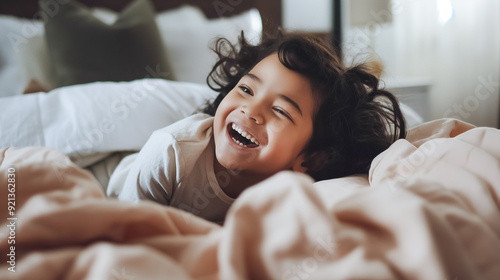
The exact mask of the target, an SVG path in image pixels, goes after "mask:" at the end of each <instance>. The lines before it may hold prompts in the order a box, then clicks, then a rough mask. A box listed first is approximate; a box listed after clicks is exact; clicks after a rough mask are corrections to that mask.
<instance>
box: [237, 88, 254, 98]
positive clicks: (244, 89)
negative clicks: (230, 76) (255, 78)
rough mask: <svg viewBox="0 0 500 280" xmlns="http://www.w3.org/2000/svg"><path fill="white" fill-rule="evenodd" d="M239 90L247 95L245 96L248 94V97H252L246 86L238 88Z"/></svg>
mask: <svg viewBox="0 0 500 280" xmlns="http://www.w3.org/2000/svg"><path fill="white" fill-rule="evenodd" d="M240 89H241V90H242V91H243V92H244V93H247V94H249V95H251V96H253V93H252V91H251V90H250V89H249V88H247V87H246V86H240Z"/></svg>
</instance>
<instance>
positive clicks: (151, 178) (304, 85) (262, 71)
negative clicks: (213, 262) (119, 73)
mask: <svg viewBox="0 0 500 280" xmlns="http://www.w3.org/2000/svg"><path fill="white" fill-rule="evenodd" d="M214 51H215V52H216V53H217V55H218V57H219V60H218V62H217V63H216V64H215V66H214V67H213V69H212V71H211V72H210V74H209V76H208V78H207V82H208V84H209V86H210V87H211V88H212V89H214V90H215V91H217V92H219V95H218V97H217V98H216V99H215V100H214V101H213V102H212V103H210V104H208V105H207V107H206V108H205V109H204V110H203V113H200V114H196V115H193V116H191V117H188V118H186V119H184V120H181V121H179V122H177V123H175V124H173V125H171V126H168V127H166V128H163V129H160V130H158V131H156V132H154V133H153V135H152V136H151V137H150V139H149V140H148V142H147V143H146V144H145V146H144V147H143V149H142V150H141V151H140V153H138V154H136V155H133V156H130V157H128V158H126V159H125V160H123V161H122V163H120V165H119V166H118V167H117V170H116V171H115V172H114V174H113V176H112V177H111V180H110V187H111V188H115V187H113V185H116V186H118V187H120V186H122V185H123V189H122V190H121V192H120V195H119V199H122V200H139V199H144V198H146V199H151V200H154V201H157V202H160V203H162V204H167V205H171V206H174V207H177V208H180V209H184V210H187V211H189V212H192V213H194V214H195V215H198V216H200V217H203V218H206V219H208V220H211V221H215V222H221V221H223V220H224V217H225V214H226V211H227V209H228V208H229V206H230V205H231V203H232V202H233V201H234V199H235V198H236V197H238V195H239V194H240V193H241V192H242V191H243V190H245V189H246V188H248V187H250V186H252V185H254V184H256V183H258V182H260V181H262V180H264V179H266V178H268V177H270V176H271V175H273V174H275V173H277V172H279V171H282V170H294V171H298V172H305V173H307V174H309V175H310V176H312V177H313V178H314V179H315V180H324V179H328V178H336V177H341V176H347V175H350V174H355V173H363V172H367V171H368V169H369V167H370V163H371V161H372V159H373V158H374V157H375V156H376V155H378V154H379V153H380V152H382V151H384V150H385V149H386V148H388V147H389V145H391V143H393V142H394V141H395V140H397V139H398V138H404V137H405V135H406V132H405V120H404V118H403V115H402V113H401V111H400V109H399V106H398V103H397V100H396V98H395V97H394V96H393V95H392V94H390V93H389V92H387V91H384V90H380V89H378V82H379V81H378V79H377V78H376V77H375V76H373V75H372V74H370V73H369V72H368V71H367V68H366V67H365V66H363V65H359V66H355V67H351V68H347V67H344V66H343V65H342V63H341V62H340V60H339V59H338V57H337V56H336V55H335V51H334V50H333V49H331V47H330V46H329V44H328V43H324V42H321V41H320V40H317V39H314V38H312V37H309V36H307V35H304V34H285V35H283V34H280V35H278V36H277V37H276V38H271V39H267V40H264V41H263V42H262V43H260V44H258V45H256V46H254V45H251V44H249V43H248V42H247V41H246V40H245V38H244V36H243V34H242V35H241V37H240V41H239V46H233V45H231V44H230V43H229V42H228V41H227V40H225V39H219V40H218V41H217V43H216V46H215V49H214Z"/></svg>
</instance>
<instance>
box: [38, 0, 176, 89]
mask: <svg viewBox="0 0 500 280" xmlns="http://www.w3.org/2000/svg"><path fill="white" fill-rule="evenodd" d="M53 3H54V2H53V1H52V0H40V8H41V10H44V9H43V8H44V7H47V5H49V6H50V5H52V4H53ZM155 16H156V15H155V11H154V8H153V6H152V4H151V3H150V2H149V1H148V0H135V1H133V2H132V3H130V4H129V5H128V6H127V7H125V8H124V9H123V11H122V12H121V13H120V15H119V17H118V19H117V20H116V22H115V23H114V24H112V25H108V24H106V23H104V22H102V21H100V20H99V19H97V18H96V17H94V16H93V15H92V13H91V11H90V10H89V9H88V8H87V7H86V6H84V5H82V4H80V3H78V2H76V1H69V2H68V3H63V4H61V5H59V7H58V11H57V12H56V13H55V14H54V15H53V16H49V17H47V20H46V23H45V36H46V41H47V47H48V50H49V55H50V59H51V64H52V66H53V71H54V74H55V79H56V83H57V86H66V85H73V84H81V83H89V82H95V81H130V80H135V79H141V78H145V77H155V78H170V77H169V74H168V73H170V71H169V69H168V64H167V61H166V54H165V50H164V47H163V43H162V40H161V36H160V33H159V32H158V27H157V25H156V21H155Z"/></svg>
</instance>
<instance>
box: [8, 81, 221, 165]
mask: <svg viewBox="0 0 500 280" xmlns="http://www.w3.org/2000/svg"><path fill="white" fill-rule="evenodd" d="M216 95H217V93H216V92H214V91H212V90H211V89H209V88H208V87H207V86H206V85H198V84H194V83H185V82H175V81H167V80H163V79H141V80H136V81H131V82H95V83H89V84H83V85H73V86H67V87H61V88H57V89H54V90H52V91H51V92H49V93H34V94H28V95H18V96H9V97H2V98H0V112H2V113H1V114H0V147H7V146H15V147H25V146H45V147H52V148H55V149H57V150H59V151H62V152H64V153H66V154H68V155H70V156H72V157H73V159H74V160H75V161H76V162H77V164H80V165H82V166H84V165H87V164H91V163H92V162H89V161H88V159H87V156H88V155H94V154H96V153H100V154H105V153H108V152H113V151H128V150H139V149H140V148H141V147H142V145H143V144H144V143H145V142H146V140H147V139H148V138H149V136H150V135H151V133H152V132H153V131H155V130H157V129H159V128H162V127H165V126H167V125H169V124H171V123H173V122H175V121H177V120H180V119H182V118H184V117H187V116H189V115H191V114H192V113H193V112H195V111H196V110H197V109H199V108H200V107H201V106H202V105H203V104H204V103H205V102H206V101H207V100H208V99H213V98H215V96H216ZM82 159H85V162H84V163H83V162H82ZM98 159H99V157H98V158H96V160H98Z"/></svg>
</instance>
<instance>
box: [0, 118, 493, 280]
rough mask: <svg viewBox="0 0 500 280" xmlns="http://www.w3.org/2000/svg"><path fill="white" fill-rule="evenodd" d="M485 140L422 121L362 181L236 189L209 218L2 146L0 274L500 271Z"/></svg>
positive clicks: (303, 181)
mask: <svg viewBox="0 0 500 280" xmlns="http://www.w3.org/2000/svg"><path fill="white" fill-rule="evenodd" d="M499 143H500V131H499V130H497V129H491V128H473V127H472V126H470V125H467V124H465V123H461V122H458V121H455V120H438V121H434V122H430V123H425V124H424V125H422V126H420V127H417V128H415V129H413V130H412V131H410V135H409V137H408V139H407V140H399V141H397V142H396V143H395V144H393V145H392V146H391V147H390V148H389V149H388V150H386V151H385V152H384V153H382V154H380V155H379V156H378V157H377V158H376V159H375V160H374V161H373V163H372V167H371V169H370V172H369V174H368V176H366V175H358V176H350V177H346V178H340V179H334V180H328V181H322V182H318V183H315V184H314V183H313V182H312V181H311V180H310V179H309V178H308V177H306V176H303V175H299V174H293V173H290V172H284V173H280V174H278V175H276V176H274V177H272V178H271V179H269V180H267V181H264V182H262V183H261V184H259V185H257V186H255V187H253V188H250V189H249V190H247V191H245V192H244V193H243V194H242V195H241V196H240V197H239V198H238V199H237V201H236V202H235V204H234V205H233V206H232V208H231V209H230V212H229V213H228V216H227V219H226V222H225V224H224V225H223V226H219V225H216V224H212V223H209V222H207V221H204V220H202V219H200V218H198V217H196V216H193V215H191V214H188V213H185V212H182V211H180V210H177V209H174V208H170V207H167V206H162V205H159V204H156V203H153V202H148V201H142V202H140V203H138V204H131V203H127V202H120V201H116V200H110V199H107V198H106V197H105V195H104V193H103V191H102V189H101V187H100V186H99V184H98V182H97V181H96V180H95V179H94V178H93V176H91V174H90V173H89V172H88V171H85V170H82V169H80V168H79V167H77V166H75V165H74V164H73V163H72V162H71V161H70V160H69V159H68V158H67V157H66V156H65V155H63V154H61V153H59V152H56V151H54V150H50V149H47V148H22V149H14V148H6V149H3V150H1V153H0V154H1V157H0V199H1V204H0V205H1V208H0V209H1V210H0V219H1V221H2V226H1V230H0V250H1V252H2V263H1V267H0V279H92V280H93V279H443V280H444V279H500V146H499ZM9 168H11V169H9ZM9 174H15V176H14V177H15V209H14V211H15V216H13V217H15V218H16V220H8V218H12V216H9V212H8V210H7V207H8V205H7V201H8V196H7V195H8V194H9V193H11V192H9V187H8V178H12V177H13V176H11V175H9ZM10 190H12V186H11V187H10ZM10 197H11V198H12V196H10ZM11 210H12V209H11ZM14 229H15V230H14ZM12 240H15V244H9V242H11V243H12ZM11 246H14V247H11ZM9 255H10V256H9ZM11 260H13V261H11ZM9 261H11V262H10V263H9ZM14 265H15V268H12V267H13V266H14ZM9 268H10V270H15V272H12V271H10V270H9Z"/></svg>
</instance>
